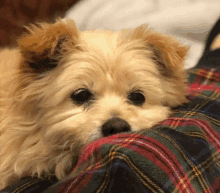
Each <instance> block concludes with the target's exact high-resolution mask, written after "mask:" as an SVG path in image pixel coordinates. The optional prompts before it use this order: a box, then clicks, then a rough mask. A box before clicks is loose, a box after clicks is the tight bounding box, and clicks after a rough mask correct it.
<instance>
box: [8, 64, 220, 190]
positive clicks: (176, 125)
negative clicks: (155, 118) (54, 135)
mask: <svg viewBox="0 0 220 193" xmlns="http://www.w3.org/2000/svg"><path fill="white" fill-rule="evenodd" d="M188 76H189V77H188V80H189V84H188V91H187V92H188V94H189V95H188V99H189V101H190V102H189V103H187V104H184V105H182V106H180V107H178V108H175V109H173V112H174V113H173V115H172V116H171V117H169V118H168V119H166V120H165V121H163V122H160V123H159V124H157V125H156V126H155V127H153V128H152V129H150V130H149V129H148V130H141V131H138V132H132V133H127V134H126V133H124V134H117V135H112V136H109V137H107V138H102V139H100V140H97V141H95V142H93V143H91V144H89V145H88V146H86V147H85V148H84V150H83V152H82V155H81V157H80V159H79V162H78V164H77V167H76V168H75V169H74V171H73V173H72V174H71V175H72V176H71V177H70V178H69V179H68V180H66V181H64V182H58V183H55V184H54V185H52V186H51V187H49V188H48V189H46V190H45V191H44V193H51V192H54V193H55V192H56V193H73V192H74V193H75V192H76V193H79V192H82V193H93V192H104V193H107V192H112V193H117V192H118V193H119V192H120V193H122V192H129V193H130V192H161V193H162V192H165V193H168V192H169V193H170V192H172V193H179V192H181V193H217V192H220V69H218V68H202V69H191V70H189V71H188ZM5 192H6V191H5ZM8 192H9V191H8ZM18 192H22V191H17V193H18ZM23 192H25V191H23ZM26 192H28V189H26ZM29 192H30V191H29Z"/></svg>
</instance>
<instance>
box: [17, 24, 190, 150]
mask: <svg viewBox="0 0 220 193" xmlns="http://www.w3.org/2000/svg"><path fill="white" fill-rule="evenodd" d="M18 44H19V49H20V53H21V61H20V65H19V82H20V83H19V86H18V88H17V96H19V97H18V99H17V101H18V103H19V105H18V104H17V105H18V107H17V108H18V109H19V108H20V113H22V114H23V115H24V116H25V117H26V119H27V120H29V122H30V123H34V124H35V125H37V126H36V128H38V129H39V132H40V133H41V136H43V138H44V140H45V144H47V143H48V144H50V145H51V144H54V145H56V148H59V147H60V148H61V149H62V150H63V149H65V148H66V149H68V148H70V146H71V147H73V146H74V147H76V146H80V145H85V144H87V143H89V142H91V141H93V140H96V139H98V138H100V137H103V136H108V135H111V134H114V133H119V132H124V131H136V130H139V129H143V128H150V127H151V126H153V125H155V124H156V123H158V122H159V121H162V120H164V119H165V118H167V116H168V115H169V112H170V107H173V106H176V105H180V104H182V103H184V102H186V99H185V95H184V91H185V90H186V84H185V83H186V79H185V78H186V77H185V72H184V59H185V56H186V53H187V51H188V48H186V47H185V46H183V45H181V44H180V43H179V42H177V41H176V40H174V39H173V38H171V37H168V36H165V35H161V34H159V33H157V32H155V31H153V30H150V29H147V27H146V26H140V27H138V28H136V29H134V30H122V31H120V32H112V31H108V30H104V31H102V30H92V31H78V30H77V28H76V26H75V23H74V22H73V21H72V20H64V21H63V20H58V21H57V22H56V23H54V24H45V23H43V24H39V25H38V26H31V27H29V33H28V34H26V35H24V36H23V37H21V38H20V39H19V41H18ZM76 142H77V143H76Z"/></svg>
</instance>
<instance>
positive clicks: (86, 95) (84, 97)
mask: <svg viewBox="0 0 220 193" xmlns="http://www.w3.org/2000/svg"><path fill="white" fill-rule="evenodd" d="M71 98H72V100H73V101H74V102H75V103H76V104H78V105H82V104H84V103H86V102H89V100H91V99H92V98H93V94H92V93H91V92H90V91H89V90H87V89H79V90H77V91H75V92H73V93H72V94H71Z"/></svg>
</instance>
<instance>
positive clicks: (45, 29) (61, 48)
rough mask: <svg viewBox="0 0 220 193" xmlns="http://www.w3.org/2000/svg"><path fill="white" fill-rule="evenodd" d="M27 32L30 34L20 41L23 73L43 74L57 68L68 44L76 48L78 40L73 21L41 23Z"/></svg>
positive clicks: (29, 28)
mask: <svg viewBox="0 0 220 193" xmlns="http://www.w3.org/2000/svg"><path fill="white" fill-rule="evenodd" d="M27 30H28V33H27V34H25V35H23V36H22V37H21V38H20V39H19V40H18V46H19V49H20V53H21V58H22V59H21V64H20V70H21V72H32V73H41V72H45V71H48V70H51V69H53V68H55V67H56V66H57V64H58V63H59V60H60V59H61V58H62V56H63V55H64V54H65V52H66V51H67V49H66V46H67V44H68V45H72V46H71V47H72V48H74V46H75V45H76V42H77V38H78V31H77V28H76V25H75V23H74V21H73V20H61V19H59V20H57V21H56V22H55V23H54V24H48V23H39V24H37V25H31V26H30V27H27Z"/></svg>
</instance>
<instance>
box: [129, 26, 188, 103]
mask: <svg viewBox="0 0 220 193" xmlns="http://www.w3.org/2000/svg"><path fill="white" fill-rule="evenodd" d="M132 38H133V39H141V41H142V42H144V45H145V47H146V49H148V50H149V51H151V52H152V55H151V57H152V59H153V61H154V62H155V63H156V64H157V67H158V70H159V71H160V74H161V79H162V80H163V81H162V86H163V88H164V90H165V92H166V97H165V99H164V101H165V102H164V104H166V105H169V106H176V105H179V104H181V103H183V102H186V101H187V100H186V98H185V94H184V92H185V91H186V89H187V87H186V73H185V65H184V61H185V59H186V56H187V53H188V51H189V48H188V47H187V46H185V45H183V44H180V42H179V41H177V40H176V39H175V38H174V37H172V36H168V35H164V34H161V33H158V32H156V31H154V30H152V29H148V28H147V26H146V25H142V26H139V27H138V28H136V29H135V30H134V31H133V32H132Z"/></svg>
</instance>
